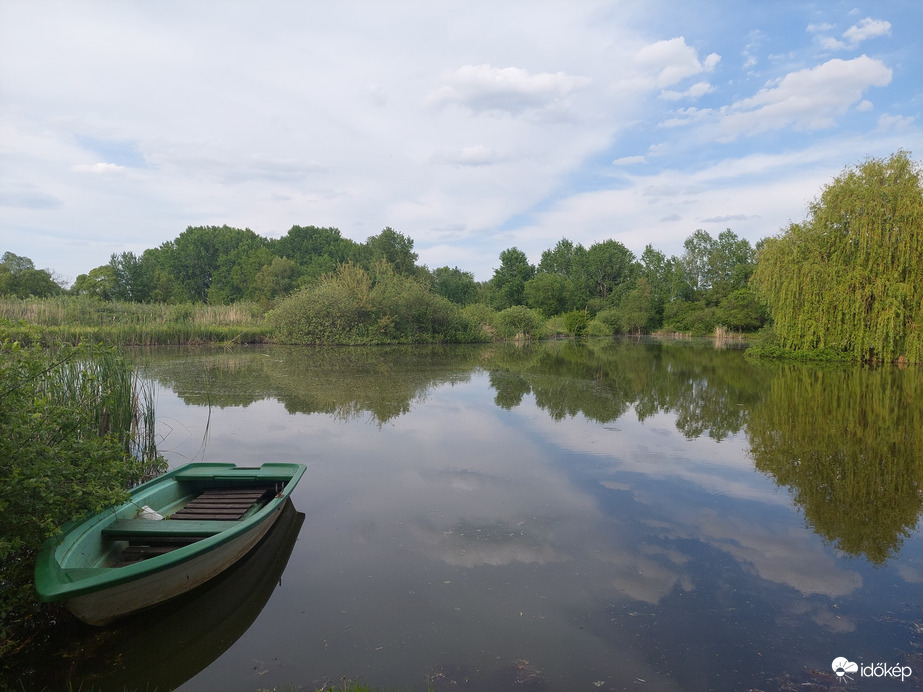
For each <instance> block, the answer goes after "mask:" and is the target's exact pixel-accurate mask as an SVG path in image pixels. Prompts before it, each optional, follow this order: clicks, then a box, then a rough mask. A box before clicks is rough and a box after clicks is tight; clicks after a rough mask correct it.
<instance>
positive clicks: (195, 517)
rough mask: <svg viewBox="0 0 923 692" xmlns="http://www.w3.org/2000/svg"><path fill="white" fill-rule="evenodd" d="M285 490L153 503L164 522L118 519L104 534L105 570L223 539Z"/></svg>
mask: <svg viewBox="0 0 923 692" xmlns="http://www.w3.org/2000/svg"><path fill="white" fill-rule="evenodd" d="M281 486H282V484H280V483H273V484H264V485H256V486H253V485H251V486H230V487H208V488H205V489H202V488H193V489H192V492H187V493H185V494H183V495H182V496H181V497H177V496H176V495H175V494H174V495H172V496H164V497H160V498H157V497H152V498H148V500H146V501H147V502H148V504H149V506H151V507H153V508H154V509H155V510H156V511H157V512H158V513H160V514H161V515H163V517H164V519H162V520H153V519H141V518H137V517H136V516H134V515H133V516H131V517H128V518H121V517H120V518H116V519H115V520H114V521H112V522H111V523H110V524H108V525H107V526H106V527H105V528H103V529H102V531H101V532H100V535H101V538H102V539H103V541H105V542H107V543H109V549H108V550H107V551H105V557H104V561H103V565H101V566H105V567H124V566H126V565H131V564H135V563H137V562H139V561H140V560H146V559H148V558H151V557H156V556H158V555H163V554H165V553H169V552H171V551H173V550H176V549H178V548H181V547H183V546H186V545H189V544H191V543H195V542H197V541H200V540H202V539H203V538H207V537H209V536H214V535H215V534H218V533H221V532H222V531H225V530H227V529H228V528H231V527H233V526H234V525H235V524H237V523H238V522H240V521H242V520H245V519H247V518H248V517H250V516H252V515H254V514H255V513H256V512H258V511H259V510H260V509H262V508H263V507H264V506H265V505H266V503H267V502H269V500H271V499H272V498H273V497H275V496H276V494H277V493H278V492H279V490H281ZM186 490H187V491H188V490H189V488H186Z"/></svg>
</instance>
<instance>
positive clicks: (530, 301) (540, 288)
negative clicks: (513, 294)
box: [524, 272, 577, 317]
mask: <svg viewBox="0 0 923 692" xmlns="http://www.w3.org/2000/svg"><path fill="white" fill-rule="evenodd" d="M524 296H525V301H526V305H528V306H529V307H530V308H535V309H536V310H538V311H539V312H541V313H542V314H543V315H544V316H545V317H552V316H554V315H559V314H561V313H562V312H567V311H568V310H572V309H574V308H576V307H577V306H576V305H574V304H573V300H574V287H573V282H572V281H571V280H570V279H569V278H567V276H565V275H564V274H548V273H545V272H539V273H538V274H536V275H535V276H534V277H533V278H531V279H529V280H528V281H526V284H525V287H524Z"/></svg>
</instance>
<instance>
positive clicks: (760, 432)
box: [747, 364, 923, 564]
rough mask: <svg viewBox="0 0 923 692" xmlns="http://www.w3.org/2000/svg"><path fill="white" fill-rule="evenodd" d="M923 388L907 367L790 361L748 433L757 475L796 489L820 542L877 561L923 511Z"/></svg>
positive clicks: (893, 551)
mask: <svg viewBox="0 0 923 692" xmlns="http://www.w3.org/2000/svg"><path fill="white" fill-rule="evenodd" d="M920 385H921V378H920V377H917V376H916V373H913V372H908V371H902V370H899V369H898V368H878V369H862V368H855V367H837V366H832V365H831V366H813V367H806V366H804V365H801V364H788V365H786V366H785V367H784V368H783V369H779V370H777V376H776V377H775V378H774V379H773V381H772V383H771V386H770V387H769V388H768V391H767V393H766V394H765V395H764V396H763V397H762V398H761V401H760V403H759V405H758V406H756V407H754V410H753V411H752V413H751V415H750V421H749V423H748V426H747V434H748V437H749V440H750V453H751V456H752V457H753V459H754V462H755V464H756V468H757V469H759V470H760V471H762V472H764V473H767V474H771V477H772V478H773V480H775V482H776V483H778V484H779V485H783V486H787V487H788V488H789V490H790V492H791V494H792V498H793V499H794V501H795V502H796V503H797V504H798V505H799V506H800V507H801V508H802V509H803V511H804V515H805V518H806V520H807V521H808V523H809V524H810V525H811V526H812V528H813V529H814V530H815V531H816V532H817V533H818V534H819V535H821V536H823V537H824V538H825V539H826V540H827V541H829V542H830V543H832V544H833V545H835V546H836V548H837V549H838V550H842V551H844V552H846V553H848V554H850V555H862V556H864V557H866V558H867V559H869V560H870V561H871V562H873V563H875V564H882V563H884V562H885V561H886V560H887V559H888V558H889V557H891V556H893V555H894V554H896V553H897V552H898V551H899V549H900V546H901V543H902V542H903V539H904V538H906V537H907V536H909V535H911V534H912V533H913V532H914V530H915V529H916V527H917V524H918V518H919V516H920V511H921V509H923V494H921V491H923V455H921V453H920V452H921V451H923V409H921V407H920V406H916V405H913V404H914V403H916V402H918V401H920V400H921V399H923V390H921V386H920ZM817 421H825V422H826V425H817Z"/></svg>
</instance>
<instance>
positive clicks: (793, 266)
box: [0, 151, 923, 361]
mask: <svg viewBox="0 0 923 692" xmlns="http://www.w3.org/2000/svg"><path fill="white" fill-rule="evenodd" d="M921 219H923V191H921V177H920V167H919V165H918V164H916V163H914V162H913V161H911V160H910V158H909V155H908V154H907V153H906V152H904V151H899V152H897V153H896V154H894V155H892V156H891V157H890V158H889V159H870V160H868V161H866V162H864V163H862V164H859V165H857V166H854V167H852V168H847V169H846V170H845V171H844V172H843V174H842V175H841V176H839V177H837V178H836V179H835V180H834V181H833V182H832V183H831V184H830V185H828V186H827V187H826V188H825V189H824V191H823V192H822V194H821V196H820V197H819V198H818V199H817V200H816V201H815V202H814V204H813V205H812V206H811V208H810V214H809V217H808V219H806V220H805V221H804V222H801V223H792V224H790V225H789V227H788V228H785V229H782V231H781V232H780V233H779V234H778V235H776V236H774V237H770V238H765V239H763V240H761V241H759V242H758V243H756V245H755V246H753V245H751V244H750V242H749V241H748V240H746V239H744V238H740V237H739V236H737V235H736V234H735V233H734V232H733V231H732V230H731V229H727V230H725V231H723V232H722V233H719V234H718V235H717V237H714V236H712V235H711V234H709V233H708V232H707V231H705V230H701V229H700V230H696V231H695V232H693V233H692V234H691V235H690V236H689V237H688V238H686V240H685V242H684V243H683V251H682V253H681V254H679V255H675V256H670V257H668V256H667V255H665V254H664V253H663V252H661V251H660V250H658V249H656V248H654V247H653V246H652V245H648V246H647V247H646V248H645V249H644V251H643V252H642V253H641V255H640V256H636V255H635V254H634V253H632V252H631V251H630V250H629V249H628V248H627V247H625V246H624V245H623V244H622V243H620V242H618V241H616V240H612V239H609V240H603V241H600V242H597V243H593V244H592V245H590V246H589V247H584V246H583V245H581V244H580V243H574V242H573V241H571V240H569V239H568V238H562V239H561V240H560V241H559V242H558V243H557V244H556V245H555V246H554V247H553V248H549V249H547V250H545V251H544V252H542V253H541V257H540V260H539V262H538V264H536V265H533V264H531V263H530V262H529V259H528V257H527V256H526V254H525V253H524V252H523V251H521V250H520V249H518V248H516V247H511V248H508V249H506V250H504V251H503V252H501V253H500V255H499V266H498V267H497V268H496V269H495V270H494V274H493V276H492V277H491V279H489V280H488V281H483V282H478V281H475V279H474V275H473V274H472V273H471V272H467V271H464V270H462V269H459V268H458V267H449V266H444V267H438V268H436V269H430V268H428V267H426V266H425V265H419V264H418V263H417V260H418V255H417V253H416V252H414V250H413V246H414V241H413V240H412V239H411V238H409V237H408V236H405V235H403V234H402V233H399V232H397V231H395V230H394V229H392V228H390V227H388V228H385V229H383V230H382V231H381V232H380V233H379V234H377V235H373V236H371V237H369V238H367V239H366V241H365V242H363V243H359V242H356V241H353V240H350V239H348V238H345V237H343V236H342V234H341V233H340V231H339V230H338V229H336V228H327V227H317V226H293V227H292V228H291V229H290V230H289V231H288V232H287V233H286V234H285V235H284V236H282V237H280V238H266V237H263V236H260V235H258V234H256V233H254V232H253V231H251V230H249V229H239V228H232V227H229V226H220V227H218V226H199V227H189V228H187V229H186V230H185V231H184V232H183V233H181V234H180V235H179V236H178V237H177V238H176V239H174V240H172V241H169V242H166V243H163V244H162V245H160V246H159V247H157V248H152V249H148V250H145V251H144V252H143V253H142V254H140V255H136V254H134V253H132V252H123V253H121V254H113V255H112V256H111V258H110V260H109V262H108V264H104V265H102V266H99V267H96V268H95V269H93V270H91V271H90V272H88V273H87V274H81V275H80V276H78V277H77V280H76V282H75V283H74V285H73V287H72V288H71V289H70V293H72V294H75V295H81V296H91V297H94V298H99V299H102V300H112V301H129V302H139V303H152V302H161V303H208V304H229V303H234V302H238V301H255V302H258V303H262V304H264V305H265V306H266V307H267V309H268V308H269V307H271V306H274V305H279V304H281V303H283V302H284V301H283V299H285V298H286V297H288V296H293V295H295V294H296V293H298V292H299V291H315V292H316V291H318V290H319V288H320V287H321V286H322V285H324V284H325V283H326V284H330V283H331V282H332V283H333V284H335V286H336V288H337V291H339V292H340V293H342V291H344V290H347V289H348V286H349V281H348V280H347V279H346V278H344V277H348V276H352V277H353V279H355V278H356V277H360V276H361V275H362V272H365V279H363V280H368V279H369V277H376V276H377V277H383V278H387V282H390V283H389V284H388V285H390V286H391V287H392V289H389V291H385V290H383V289H382V290H379V291H378V294H379V295H381V294H386V293H387V294H389V295H393V294H394V290H395V289H394V288H393V287H394V286H400V287H401V289H400V290H401V291H406V292H407V294H408V295H411V294H412V295H414V296H416V297H415V298H413V299H412V300H410V299H408V300H403V302H401V301H398V302H399V303H400V304H402V305H415V306H417V308H419V306H420V305H422V304H423V303H422V302H421V299H420V294H419V292H420V291H424V292H426V293H428V294H431V295H433V296H438V297H440V298H442V299H445V300H446V301H449V302H451V303H453V304H455V305H458V306H470V305H482V306H485V307H486V308H489V309H491V310H493V311H509V310H511V309H513V308H517V311H514V313H509V315H508V317H509V318H510V319H511V320H513V321H516V320H520V321H523V322H524V323H527V322H530V321H533V322H534V321H535V319H545V320H548V319H553V318H563V319H564V322H565V324H566V325H567V331H570V332H571V333H579V332H581V331H583V330H585V329H587V328H588V327H590V326H592V329H590V331H591V333H609V334H613V333H651V332H658V331H667V332H682V333H693V334H708V333H713V332H714V331H715V329H716V328H717V327H723V328H725V329H728V330H733V331H748V332H752V331H756V330H759V329H760V328H762V327H763V326H764V325H766V324H767V323H771V324H772V326H773V328H774V331H773V332H772V339H771V343H773V344H775V345H777V347H778V349H779V350H780V351H801V352H810V351H828V352H835V353H840V354H847V355H848V356H850V357H853V358H856V359H865V360H868V359H887V360H894V359H899V358H901V357H905V358H908V359H910V360H914V361H920V360H923V346H921V342H923V336H921V330H923V328H921V326H920V325H921V324H923V314H921V310H923V307H921V306H923V298H921V293H920V292H921V290H923V289H921V286H923V221H921ZM383 263H384V264H387V265H388V267H389V270H388V271H389V272H390V274H385V273H384V272H383V271H382V270H381V267H382V266H383ZM355 270H361V271H359V272H358V273H357V272H356V271H355ZM350 272H352V273H350ZM338 274H342V276H340V277H339V278H337V276H338ZM395 277H397V279H395ZM52 279H53V277H52V276H51V275H50V273H49V272H44V271H42V270H36V269H35V268H34V266H33V265H32V262H31V260H29V259H27V258H22V257H18V256H16V255H13V254H12V253H6V254H5V255H3V261H2V262H0V294H4V293H6V294H12V295H19V296H23V295H51V294H53V293H54V291H56V290H57V291H58V292H61V291H62V290H63V289H61V288H60V287H58V286H57V285H56V284H55V282H54V281H53V280H52ZM408 282H410V283H408ZM373 283H374V282H373ZM411 284H412V285H411ZM328 288H329V286H328ZM328 293H329V291H328ZM369 295H370V296H373V295H375V293H374V292H371V293H369ZM328 298H329V295H328ZM330 300H332V299H330ZM423 302H426V301H423ZM301 303H302V304H303V305H305V306H309V305H315V304H323V300H320V299H319V298H318V295H317V294H316V293H315V295H314V297H313V298H312V299H311V300H302V301H301ZM382 305H383V306H384V307H382V308H381V309H379V310H378V312H377V313H375V314H374V315H373V317H374V318H375V319H376V320H383V319H385V320H386V319H390V317H389V315H390V312H389V310H390V305H391V303H390V302H388V301H385V302H384V303H382ZM364 307H365V306H363V305H359V308H364ZM417 308H415V309H417ZM351 309H352V308H351ZM420 310H422V308H419V309H418V312H419V311H420ZM427 310H429V311H430V312H432V311H433V310H435V311H436V312H439V313H442V312H444V310H443V308H441V307H440V308H438V309H436V308H434V307H433V306H432V305H431V306H430V307H429V308H427ZM524 311H529V312H528V314H527V313H526V312H524ZM423 312H426V311H425V310H423ZM470 312H472V311H471V310H469V313H470ZM474 312H476V311H474ZM369 314H371V313H369ZM423 319H425V316H424V318H423ZM420 329H422V327H421V326H419V325H418V326H417V327H414V329H413V330H411V331H420ZM409 333H411V332H408V334H409Z"/></svg>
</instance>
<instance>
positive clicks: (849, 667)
mask: <svg viewBox="0 0 923 692" xmlns="http://www.w3.org/2000/svg"><path fill="white" fill-rule="evenodd" d="M832 665H833V672H834V673H836V676H837V677H838V678H841V677H843V676H844V675H846V673H855V672H858V670H859V664H858V663H853V662H852V661H850V660H848V659H845V658H843V657H842V656H839V657H837V658H835V659H833V664H832Z"/></svg>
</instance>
